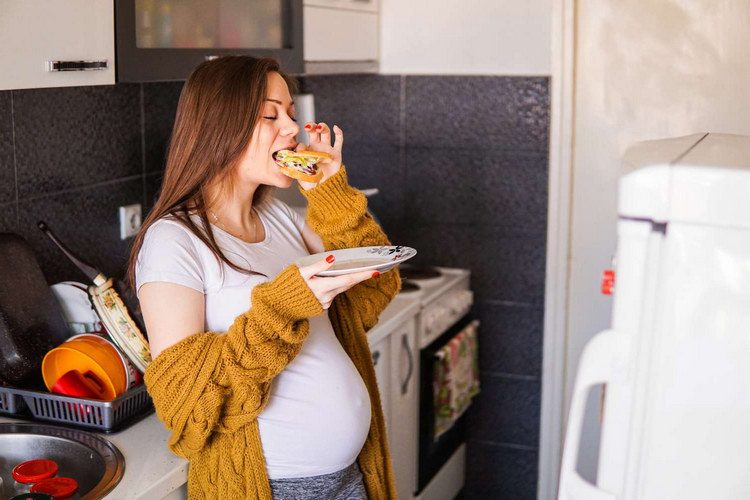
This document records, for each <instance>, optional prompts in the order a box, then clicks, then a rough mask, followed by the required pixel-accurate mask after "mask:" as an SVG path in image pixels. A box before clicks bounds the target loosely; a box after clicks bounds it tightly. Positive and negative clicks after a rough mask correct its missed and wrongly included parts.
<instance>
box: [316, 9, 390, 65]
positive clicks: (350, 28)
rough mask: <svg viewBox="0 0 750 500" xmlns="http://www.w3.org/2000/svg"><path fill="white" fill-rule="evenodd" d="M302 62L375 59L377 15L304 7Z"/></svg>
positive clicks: (376, 52) (376, 55) (376, 49)
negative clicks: (303, 59) (303, 56)
mask: <svg viewBox="0 0 750 500" xmlns="http://www.w3.org/2000/svg"><path fill="white" fill-rule="evenodd" d="M304 26H305V27H304V30H305V33H304V37H305V38H304V39H305V43H304V47H305V49H304V53H305V61H371V60H376V59H377V58H378V15H377V13H374V12H356V11H351V10H343V9H331V8H327V7H317V6H312V5H305V8H304Z"/></svg>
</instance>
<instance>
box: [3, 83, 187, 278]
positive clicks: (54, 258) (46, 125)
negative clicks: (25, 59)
mask: <svg viewBox="0 0 750 500" xmlns="http://www.w3.org/2000/svg"><path fill="white" fill-rule="evenodd" d="M181 88H182V83H161V84H153V85H151V84H144V85H138V84H118V85H113V86H98V87H80V88H55V89H38V90H16V91H4V92H0V231H10V232H16V233H19V234H21V235H22V236H24V237H25V238H26V239H27V240H28V241H29V242H30V243H31V245H32V246H33V248H34V251H35V253H36V255H37V258H38V260H39V261H40V264H41V266H42V270H43V271H44V274H45V276H46V278H47V280H48V281H49V282H50V283H55V282H58V281H62V280H77V281H84V282H85V281H86V278H85V276H84V275H83V274H82V273H81V272H80V271H79V270H78V269H77V268H76V267H75V266H73V264H71V263H70V262H69V261H68V260H67V259H66V258H65V257H64V256H63V254H62V253H61V252H60V251H59V250H58V249H57V248H56V247H54V246H53V245H52V243H51V242H50V241H49V240H47V238H46V237H45V236H44V235H43V234H42V233H41V232H40V231H39V230H38V229H37V227H36V222H37V221H38V220H44V221H46V222H47V223H48V224H49V225H50V227H51V228H52V229H53V230H54V231H55V233H56V234H57V236H58V237H60V238H61V239H62V240H63V242H65V243H67V244H68V246H69V247H70V248H71V250H73V251H74V252H75V253H77V254H79V255H80V256H81V257H82V258H83V259H84V260H86V261H89V262H90V263H92V264H94V265H96V266H98V267H100V269H101V270H102V271H104V272H105V273H106V274H108V275H110V276H114V277H118V278H121V277H122V276H123V275H124V268H125V262H126V259H127V255H128V246H129V245H130V243H131V241H132V240H131V239H128V240H125V241H122V240H120V236H119V222H118V207H119V206H121V205H129V204H132V203H139V202H140V203H142V204H143V206H144V210H148V208H149V207H150V206H151V201H152V200H153V197H154V194H155V192H156V189H157V188H158V184H159V181H160V172H161V170H162V161H163V153H164V147H165V144H166V140H167V138H168V136H169V132H170V130H171V127H172V122H173V120H174V113H175V109H176V106H177V98H178V97H179V92H180V90H181Z"/></svg>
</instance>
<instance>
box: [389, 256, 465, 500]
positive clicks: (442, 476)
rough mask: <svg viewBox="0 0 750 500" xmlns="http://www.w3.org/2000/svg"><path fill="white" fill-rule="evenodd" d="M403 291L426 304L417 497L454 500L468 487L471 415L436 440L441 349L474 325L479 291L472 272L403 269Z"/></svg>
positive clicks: (421, 331) (420, 325) (420, 330)
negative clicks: (435, 395)
mask: <svg viewBox="0 0 750 500" xmlns="http://www.w3.org/2000/svg"><path fill="white" fill-rule="evenodd" d="M400 272H401V276H402V278H403V280H404V281H403V288H404V290H403V292H402V293H406V294H409V295H416V296H418V297H419V299H420V302H421V308H420V313H419V315H418V317H417V346H418V348H419V356H418V360H419V361H418V363H417V366H418V368H417V370H418V372H417V373H418V377H419V378H418V380H417V383H418V394H417V399H418V403H417V406H418V412H419V414H418V418H417V448H418V450H417V477H416V481H415V485H414V492H415V495H414V498H415V499H418V500H453V498H455V496H456V495H457V494H458V492H459V491H460V490H461V488H463V485H464V477H465V452H466V447H465V445H464V444H465V442H466V420H467V418H466V415H467V413H468V411H470V410H467V412H464V414H463V415H462V416H461V417H460V418H459V419H458V420H457V421H455V422H454V423H453V425H452V426H451V427H450V428H449V429H448V430H447V431H444V432H443V433H441V434H440V436H439V437H438V438H437V439H435V410H434V403H433V370H434V369H435V365H436V363H437V362H438V361H437V359H438V358H437V355H438V353H439V352H440V350H441V348H442V347H443V346H445V345H446V344H447V343H448V342H450V341H451V340H452V339H453V338H455V337H456V335H458V334H459V333H461V332H462V331H464V330H465V329H466V328H468V327H470V326H472V325H473V326H476V325H477V322H476V320H473V319H472V318H471V316H470V314H469V311H470V309H471V306H472V304H473V293H472V292H471V290H470V288H469V280H470V271H469V270H467V269H452V268H434V267H433V268H425V267H417V266H408V265H402V266H401V267H400Z"/></svg>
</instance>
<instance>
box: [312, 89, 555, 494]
mask: <svg viewBox="0 0 750 500" xmlns="http://www.w3.org/2000/svg"><path fill="white" fill-rule="evenodd" d="M548 86H549V79H548V78H545V77H496V76H411V75H409V76H405V75H401V76H376V75H370V76H365V75H359V76H325V77H323V76H321V77H318V76H316V77H308V78H305V80H304V90H305V91H306V92H311V93H313V94H314V95H315V103H316V118H317V119H318V120H320V121H326V122H327V123H329V124H338V125H339V126H341V127H342V129H343V130H344V134H345V137H346V139H345V147H344V162H345V163H346V165H347V169H348V172H349V176H350V181H351V182H352V184H353V185H355V186H357V187H361V188H369V187H377V188H379V189H380V194H379V195H377V196H375V197H373V198H371V199H370V203H371V207H372V209H373V211H374V212H375V214H376V216H377V217H379V218H380V220H381V222H382V224H383V227H384V228H385V230H386V232H387V233H388V235H389V236H390V238H391V241H392V242H394V243H398V244H402V245H408V246H413V247H415V248H416V249H417V250H418V251H419V254H418V256H417V257H416V258H415V262H417V263H420V264H428V265H441V266H453V267H466V268H470V269H471V270H472V287H473V289H474V290H475V293H476V307H475V309H474V312H473V313H474V314H475V315H476V317H478V318H480V319H481V320H482V328H481V334H480V339H479V342H480V349H481V358H480V368H481V376H482V380H481V382H482V387H483V389H482V391H483V392H482V394H481V395H480V396H479V397H478V399H477V400H476V403H475V405H474V407H473V408H472V409H471V413H470V417H469V418H470V425H469V428H470V435H469V443H468V466H467V474H468V477H467V481H468V485H467V488H466V491H465V493H466V496H465V498H472V499H473V498H494V499H503V498H507V499H513V500H520V499H527V498H528V499H533V498H536V488H537V483H536V482H537V458H538V456H537V455H538V441H539V411H540V388H541V387H540V375H541V373H540V372H541V356H542V323H543V303H544V279H545V270H544V266H545V250H546V245H545V238H546V216H547V152H548V128H549V90H548Z"/></svg>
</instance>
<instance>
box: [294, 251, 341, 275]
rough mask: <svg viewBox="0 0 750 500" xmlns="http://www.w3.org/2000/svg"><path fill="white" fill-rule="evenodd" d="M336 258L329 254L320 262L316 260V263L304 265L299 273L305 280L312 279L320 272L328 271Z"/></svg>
mask: <svg viewBox="0 0 750 500" xmlns="http://www.w3.org/2000/svg"><path fill="white" fill-rule="evenodd" d="M334 260H335V258H334V257H333V255H329V256H328V257H326V258H325V259H321V260H319V261H318V262H315V263H314V264H310V265H309V266H304V267H300V268H299V273H300V274H301V275H302V277H303V278H304V279H305V280H310V278H312V277H313V276H315V275H316V274H318V273H322V272H323V271H327V270H328V269H330V268H331V267H332V266H333V261H334Z"/></svg>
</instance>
